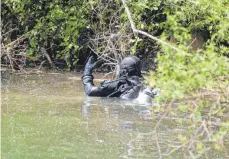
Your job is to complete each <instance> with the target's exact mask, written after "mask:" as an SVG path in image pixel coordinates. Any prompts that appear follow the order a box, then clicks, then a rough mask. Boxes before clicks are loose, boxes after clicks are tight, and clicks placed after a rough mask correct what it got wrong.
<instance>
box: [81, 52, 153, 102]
mask: <svg viewBox="0 0 229 159" xmlns="http://www.w3.org/2000/svg"><path fill="white" fill-rule="evenodd" d="M96 64H97V62H93V57H90V58H89V60H88V62H87V64H86V65H85V68H84V75H83V77H82V81H83V84H84V89H85V93H86V95H87V96H97V97H120V98H121V99H137V98H138V97H139V94H140V93H141V92H143V93H144V94H146V95H147V96H148V97H149V99H151V98H152V93H151V90H150V89H145V90H148V91H145V90H143V91H141V89H142V80H141V79H142V76H141V62H140V59H139V58H138V57H136V56H131V57H126V58H124V59H123V60H122V62H121V64H120V73H119V76H118V79H116V80H107V81H104V82H103V83H102V84H101V85H100V86H95V85H94V83H93V78H94V77H93V75H92V70H93V69H94V67H95V66H96Z"/></svg>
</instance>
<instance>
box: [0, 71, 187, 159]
mask: <svg viewBox="0 0 229 159" xmlns="http://www.w3.org/2000/svg"><path fill="white" fill-rule="evenodd" d="M79 79H80V76H78V78H75V76H74V75H72V74H51V73H46V74H33V75H25V74H23V75H9V74H8V75H7V74H3V75H2V109H1V116H2V118H1V119H2V147H1V149H2V153H1V157H2V158H3V159H35V158H42V159H46V158H47V159H49V158H53V159H57V158H67V159H71V158H72V159H75V158H77V159H86V158H89V159H102V158H104V159H118V158H128V159H135V158H136V159H148V158H149V159H150V158H159V157H160V155H159V154H165V153H167V152H169V151H170V150H171V149H169V148H168V145H176V144H178V140H177V134H178V133H182V131H185V125H177V123H175V122H173V121H171V120H163V121H162V124H160V125H159V127H158V130H157V132H156V131H154V127H155V125H156V123H157V122H158V118H156V117H154V116H153V115H151V110H152V109H151V107H149V106H139V105H138V104H134V103H133V102H132V101H120V100H119V99H115V98H113V99H107V98H89V97H86V96H85V95H84V92H83V87H82V83H81V81H80V80H79ZM179 156H180V157H179ZM174 157H175V158H183V155H182V154H181V153H176V154H173V156H167V157H166V158H174Z"/></svg>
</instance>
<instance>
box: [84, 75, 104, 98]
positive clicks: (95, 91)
mask: <svg viewBox="0 0 229 159" xmlns="http://www.w3.org/2000/svg"><path fill="white" fill-rule="evenodd" d="M93 79H94V77H93V75H84V76H83V77H82V80H83V85H84V90H85V93H86V95H87V96H100V94H101V89H100V88H99V87H96V86H95V85H94V83H93Z"/></svg>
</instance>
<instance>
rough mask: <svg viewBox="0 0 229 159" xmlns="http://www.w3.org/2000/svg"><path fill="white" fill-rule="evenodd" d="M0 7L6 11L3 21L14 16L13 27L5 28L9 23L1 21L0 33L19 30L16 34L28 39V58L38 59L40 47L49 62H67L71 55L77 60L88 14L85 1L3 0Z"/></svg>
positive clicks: (88, 7)
mask: <svg viewBox="0 0 229 159" xmlns="http://www.w3.org/2000/svg"><path fill="white" fill-rule="evenodd" d="M3 7H4V8H7V9H8V12H3V13H2V15H3V17H5V16H7V15H8V16H9V15H17V16H16V22H15V23H13V22H12V25H13V26H12V25H11V26H9V25H7V24H8V20H11V19H5V18H3V26H2V28H3V31H7V30H10V29H12V28H13V27H15V28H17V29H19V30H21V33H17V34H19V35H20V34H21V35H26V36H27V37H28V39H29V50H28V52H27V55H28V56H35V55H39V54H40V55H39V56H42V54H41V53H40V51H41V47H43V48H45V49H46V50H47V52H48V54H49V56H50V57H51V59H55V58H65V59H68V58H69V57H70V52H71V53H72V54H73V57H71V58H75V60H77V57H78V54H77V53H78V51H79V49H81V48H82V47H84V45H83V44H82V41H83V40H84V39H85V36H86V35H84V34H87V32H86V30H85V28H86V27H87V26H88V15H89V11H90V6H88V2H87V1H84V0H83V1H82V0H78V1H72V0H70V1H62V0H50V1H30V0H24V1H18V0H5V1H4V2H3ZM13 18H15V17H13ZM10 27H12V28H10ZM12 40H14V39H12Z"/></svg>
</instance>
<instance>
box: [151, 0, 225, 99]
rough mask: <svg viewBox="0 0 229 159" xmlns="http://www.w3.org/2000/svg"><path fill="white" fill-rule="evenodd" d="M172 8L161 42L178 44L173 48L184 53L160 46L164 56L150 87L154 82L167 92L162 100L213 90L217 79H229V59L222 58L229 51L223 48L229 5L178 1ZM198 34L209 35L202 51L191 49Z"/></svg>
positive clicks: (159, 58)
mask: <svg viewBox="0 0 229 159" xmlns="http://www.w3.org/2000/svg"><path fill="white" fill-rule="evenodd" d="M171 5H172V6H173V7H172V9H171V8H167V9H166V10H165V13H166V15H167V20H166V22H163V23H161V24H160V26H161V27H162V28H164V29H165V31H164V32H163V34H162V35H161V39H163V40H167V42H168V43H172V42H173V41H174V42H176V46H175V45H174V46H175V47H177V48H178V49H179V50H181V51H175V50H173V49H172V48H169V47H167V46H164V45H162V46H161V53H159V54H158V57H157V59H156V61H157V63H158V67H157V72H156V73H154V72H152V73H151V77H149V78H148V81H149V83H150V81H151V79H153V81H156V86H157V87H160V88H161V89H162V90H164V91H165V92H164V93H163V94H162V95H161V96H160V97H159V98H160V100H165V99H180V98H183V97H184V94H185V93H187V92H188V91H192V90H196V89H198V88H203V87H214V86H215V85H214V83H215V84H216V79H217V78H218V77H220V76H227V75H228V69H229V62H228V58H226V57H225V56H221V55H222V54H226V53H228V51H229V50H228V49H229V47H228V46H225V45H223V42H224V41H228V37H229V32H228V30H229V28H228V24H229V18H228V10H226V8H227V7H228V6H229V3H228V2H227V1H212V3H209V2H207V1H199V2H198V3H194V2H191V1H190V2H183V1H178V2H174V4H171ZM207 8H211V9H207ZM206 9H207V10H206ZM215 15H216V16H215ZM219 21H220V23H219ZM209 28H210V30H209ZM197 30H200V31H201V30H205V32H206V31H207V33H208V34H209V35H208V36H209V39H206V41H205V43H203V44H202V45H203V46H202V48H194V49H191V45H192V42H193V40H195V39H192V38H191V37H192V35H193V34H192V33H193V32H195V31H197ZM200 36H201V35H200ZM197 42H201V41H197ZM220 48H224V49H220Z"/></svg>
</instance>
